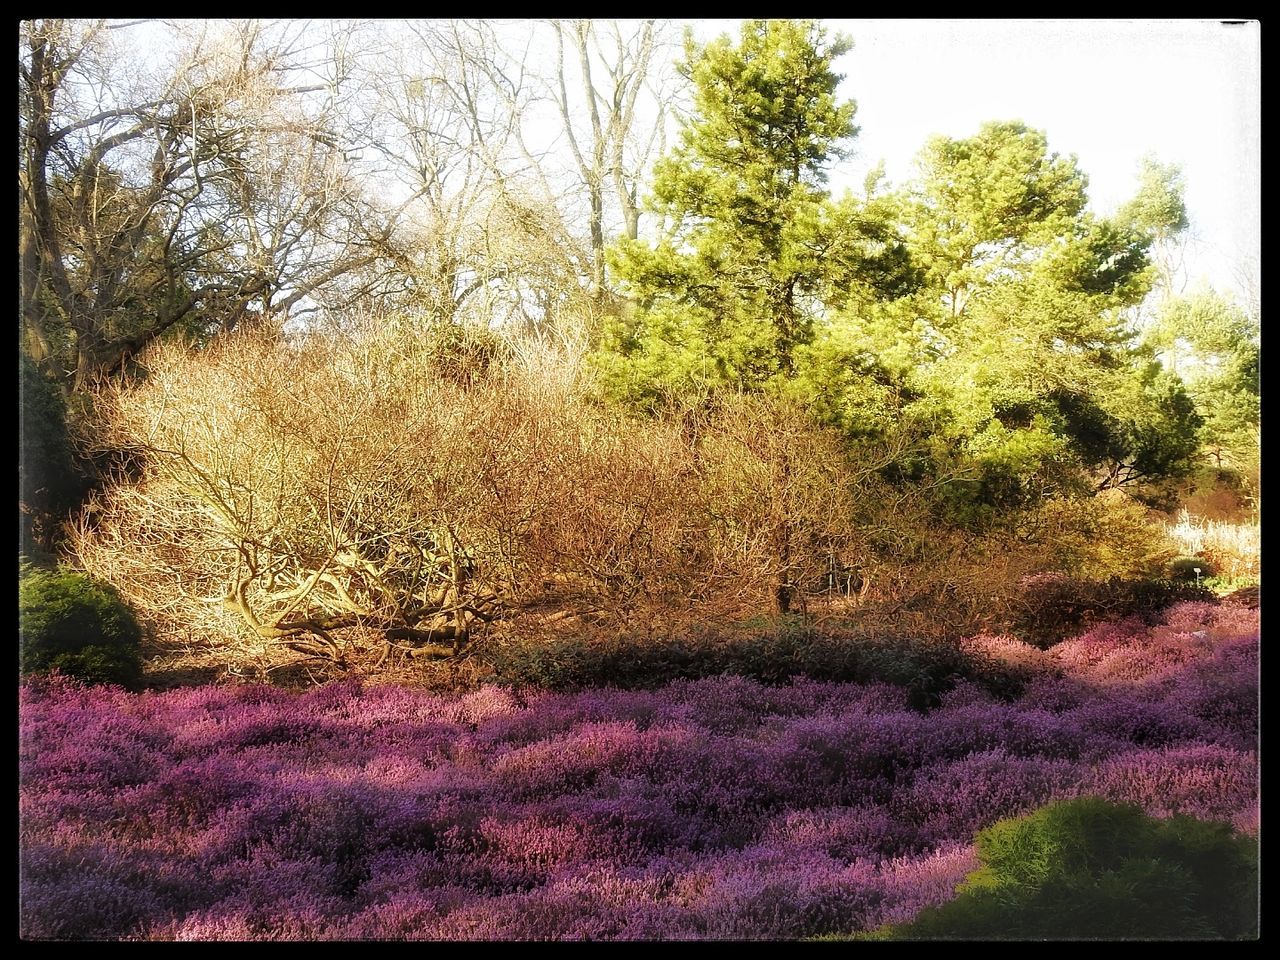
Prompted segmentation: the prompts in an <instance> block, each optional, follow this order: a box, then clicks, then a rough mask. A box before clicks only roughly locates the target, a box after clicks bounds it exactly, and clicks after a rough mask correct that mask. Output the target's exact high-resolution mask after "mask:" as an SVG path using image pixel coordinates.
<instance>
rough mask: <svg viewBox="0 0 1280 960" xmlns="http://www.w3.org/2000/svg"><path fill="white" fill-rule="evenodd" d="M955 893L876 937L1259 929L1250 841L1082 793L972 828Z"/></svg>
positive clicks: (1240, 932) (1219, 826) (1226, 933)
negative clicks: (976, 864)
mask: <svg viewBox="0 0 1280 960" xmlns="http://www.w3.org/2000/svg"><path fill="white" fill-rule="evenodd" d="M977 846H978V858H979V860H980V862H981V863H982V866H981V867H980V868H979V869H978V870H976V871H974V872H973V873H971V874H969V876H968V877H967V878H966V880H965V882H964V883H962V884H961V885H960V887H959V888H958V893H959V895H958V896H957V897H956V899H954V900H952V901H950V902H948V903H945V904H942V905H940V906H937V907H930V908H928V909H926V910H924V911H923V912H922V913H920V915H919V916H918V917H916V919H915V920H913V921H911V922H910V923H906V924H901V925H898V926H896V927H889V928H885V929H882V930H880V931H877V932H876V933H875V934H873V935H872V936H873V937H874V938H876V939H890V940H931V939H938V940H968V939H1046V938H1048V939H1055V940H1057V939H1065V940H1070V939H1104V938H1105V939H1214V940H1221V939H1242V938H1249V937H1253V936H1256V935H1257V924H1258V913H1257V909H1258V902H1257V896H1258V863H1257V847H1256V844H1255V843H1254V842H1253V841H1252V840H1250V839H1248V838H1246V837H1242V836H1240V835H1238V834H1236V833H1235V832H1234V831H1233V830H1232V828H1231V827H1230V826H1229V825H1228V824H1224V823H1206V822H1203V821H1200V820H1195V819H1193V818H1191V817H1183V816H1176V817H1171V818H1169V819H1167V820H1158V819H1155V818H1152V817H1148V816H1147V815H1146V814H1144V813H1143V812H1142V811H1141V810H1140V809H1138V808H1137V807H1129V806H1121V805H1119V804H1114V803H1110V802H1108V801H1105V800H1101V799H1098V798H1096V797H1081V798H1078V799H1075V800H1068V801H1065V802H1061V803H1055V804H1051V805H1049V806H1047V807H1043V808H1041V809H1040V810H1038V811H1036V812H1035V813H1032V814H1030V815H1028V816H1025V817H1020V818H1015V819H1010V820H1002V821H1000V822H999V823H997V824H995V825H994V826H992V827H989V828H988V829H986V830H983V831H982V832H981V833H979V834H978V837H977Z"/></svg>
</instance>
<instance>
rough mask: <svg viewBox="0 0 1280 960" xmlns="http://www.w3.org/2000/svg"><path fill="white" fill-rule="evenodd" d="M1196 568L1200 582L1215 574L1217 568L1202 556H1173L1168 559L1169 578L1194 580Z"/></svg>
mask: <svg viewBox="0 0 1280 960" xmlns="http://www.w3.org/2000/svg"><path fill="white" fill-rule="evenodd" d="M1197 568H1199V571H1200V573H1199V575H1198V579H1199V580H1200V581H1201V582H1203V581H1205V580H1208V579H1210V578H1211V577H1215V576H1217V573H1218V570H1217V568H1216V567H1214V565H1213V564H1212V563H1210V562H1209V561H1208V560H1206V559H1205V558H1204V557H1175V558H1174V559H1173V560H1170V561H1169V579H1170V580H1177V581H1180V582H1186V581H1188V580H1190V581H1195V580H1196V579H1197V574H1196V569H1197Z"/></svg>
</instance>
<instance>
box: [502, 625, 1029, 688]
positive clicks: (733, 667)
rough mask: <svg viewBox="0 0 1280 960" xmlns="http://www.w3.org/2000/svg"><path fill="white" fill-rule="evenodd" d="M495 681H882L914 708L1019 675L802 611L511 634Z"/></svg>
mask: <svg viewBox="0 0 1280 960" xmlns="http://www.w3.org/2000/svg"><path fill="white" fill-rule="evenodd" d="M488 659H489V662H490V663H491V664H492V666H493V668H494V678H495V680H497V681H498V682H499V683H502V684H505V685H508V686H511V687H518V688H523V687H538V688H542V689H548V690H580V689H584V688H586V687H593V686H609V687H622V688H651V687H657V686H661V685H662V684H665V683H669V682H671V681H672V680H677V679H696V678H699V677H711V676H718V675H720V674H733V675H736V676H743V677H750V678H752V679H755V680H759V681H761V682H764V683H786V682H787V681H789V680H790V679H791V678H793V677H807V678H809V679H813V680H824V681H833V682H855V683H871V682H877V681H879V682H885V683H892V684H896V685H899V686H904V687H907V688H908V689H909V691H910V699H911V703H912V704H913V705H914V706H915V707H917V708H918V709H922V710H923V709H928V708H930V707H932V706H935V705H936V704H937V703H938V702H939V700H940V698H941V695H942V694H943V693H945V692H946V691H947V690H949V689H950V688H951V687H952V686H953V685H954V684H955V683H956V681H958V680H961V679H968V680H973V681H975V682H977V683H979V684H981V685H982V686H985V687H986V688H987V689H989V690H991V691H992V692H993V693H995V694H997V695H999V696H1002V697H1009V696H1013V695H1015V694H1016V693H1017V692H1018V690H1019V689H1020V686H1021V678H1020V677H1019V675H1017V674H1016V672H1014V671H1012V670H1010V669H1008V668H1006V667H1003V666H1001V665H997V664H995V663H993V662H990V663H989V662H985V661H983V660H980V659H977V658H974V657H973V656H972V655H969V654H966V653H965V652H963V651H962V650H960V648H959V647H958V645H957V644H955V643H953V642H948V641H938V640H922V639H917V638H913V637H892V636H875V637H871V636H864V635H860V634H856V633H853V632H851V631H839V632H822V631H820V630H817V629H815V628H813V627H812V626H810V625H807V624H805V623H804V622H803V621H802V620H799V619H798V618H788V619H784V620H781V621H777V622H775V623H773V624H771V625H770V626H767V627H760V628H757V629H754V630H749V631H747V632H745V633H724V632H716V631H711V630H706V631H689V632H685V633H683V634H681V635H679V636H652V635H642V636H641V635H635V634H611V635H608V636H602V637H592V638H584V637H564V638H556V639H551V640H547V639H533V638H530V639H527V640H516V639H513V640H509V641H507V642H506V643H503V644H500V645H494V646H493V647H491V648H490V649H489V651H488Z"/></svg>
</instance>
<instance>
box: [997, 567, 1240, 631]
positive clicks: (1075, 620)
mask: <svg viewBox="0 0 1280 960" xmlns="http://www.w3.org/2000/svg"><path fill="white" fill-rule="evenodd" d="M1184 600H1196V601H1200V602H1202V603H1216V602H1217V600H1218V597H1217V595H1216V594H1215V593H1214V592H1213V591H1212V590H1209V589H1207V588H1205V587H1203V586H1199V587H1198V586H1196V585H1195V584H1194V583H1180V582H1177V581H1174V580H1123V579H1120V578H1119V577H1112V578H1111V579H1110V580H1076V579H1074V578H1072V577H1067V576H1062V575H1060V574H1040V575H1038V576H1035V577H1029V578H1027V579H1026V580H1025V581H1024V582H1023V583H1022V585H1021V589H1020V594H1019V596H1018V598H1017V603H1016V605H1014V608H1013V610H1012V612H1011V613H1010V614H1009V615H1008V617H1007V620H1006V623H1005V627H1006V629H1007V630H1008V631H1009V632H1010V633H1013V634H1015V635H1016V636H1018V637H1019V638H1020V639H1022V640H1025V641H1026V642H1027V643H1033V644H1036V645H1038V646H1041V647H1050V646H1053V645H1054V644H1055V643H1058V642H1060V641H1062V640H1065V639H1067V638H1068V637H1070V636H1073V635H1075V634H1078V633H1082V632H1083V631H1085V630H1087V629H1088V628H1089V627H1090V626H1091V625H1092V624H1095V623H1098V622H1101V621H1103V620H1118V619H1121V618H1123V617H1131V616H1140V617H1143V618H1146V619H1148V620H1150V619H1152V618H1154V617H1155V616H1156V615H1157V614H1159V613H1160V612H1161V611H1162V610H1164V609H1165V608H1166V607H1169V606H1171V605H1173V604H1175V603H1180V602H1182V601H1184Z"/></svg>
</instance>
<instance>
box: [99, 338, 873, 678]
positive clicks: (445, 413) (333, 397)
mask: <svg viewBox="0 0 1280 960" xmlns="http://www.w3.org/2000/svg"><path fill="white" fill-rule="evenodd" d="M440 343H441V342H440V340H439V339H438V338H424V337H422V336H421V335H420V334H418V333H416V332H414V331H412V330H409V329H403V328H397V327H396V326H395V325H394V324H387V325H384V326H381V327H375V326H366V327H363V328H361V329H357V330H354V331H348V332H347V333H345V334H342V335H332V334H331V335H328V336H325V337H319V336H314V337H309V338H306V339H305V340H304V341H300V342H288V341H285V340H283V339H280V338H278V337H272V336H269V335H266V334H263V333H240V334H237V335H234V336H230V337H227V338H224V339H223V340H221V341H220V342H218V343H217V344H215V345H214V346H212V347H210V348H208V349H206V350H203V351H192V350H188V349H183V348H181V347H178V346H173V345H168V346H163V347H159V348H157V349H155V350H153V351H151V352H150V353H149V354H147V355H146V356H145V358H144V360H143V363H144V366H145V370H146V375H145V377H144V378H142V379H141V380H139V381H137V382H134V383H132V384H129V385H121V386H116V387H114V388H111V389H109V390H104V392H103V393H102V394H100V395H99V396H98V398H97V410H98V416H99V421H100V422H99V425H98V433H99V438H100V441H101V442H102V443H103V444H104V445H106V446H108V447H111V448H114V449H116V450H121V451H127V452H129V453H130V454H131V455H132V458H133V460H134V461H135V462H137V463H139V464H141V468H140V470H139V471H138V472H137V475H136V476H134V477H132V478H131V479H121V480H120V482H118V483H117V484H115V485H114V486H113V487H112V488H110V489H109V490H108V491H107V492H106V493H105V494H104V495H102V496H101V497H100V498H99V499H98V500H97V502H95V503H94V504H93V505H92V507H91V509H90V510H88V511H87V512H86V513H85V515H84V518H83V520H82V522H81V524H80V528H79V530H78V531H77V534H76V536H75V538H74V546H75V550H76V552H77V554H78V556H79V560H80V562H81V564H82V565H83V566H84V567H85V568H86V569H87V570H90V571H92V572H94V573H95V574H97V575H99V576H102V577H104V578H106V579H108V580H110V581H111V582H113V583H115V584H116V585H117V586H118V587H119V588H120V589H121V591H122V592H124V594H125V595H126V596H127V597H128V599H129V600H130V602H131V603H133V604H134V605H135V606H136V607H137V608H138V609H139V610H140V611H141V613H142V615H143V616H144V617H145V618H146V619H147V620H148V621H149V622H150V623H151V625H152V626H153V627H154V628H155V629H156V630H157V631H158V632H160V633H162V634H164V635H168V636H175V637H180V636H187V635H196V636H205V637H209V638H214V639H215V641H216V642H217V643H218V644H219V645H220V646H221V647H222V648H224V649H225V650H226V651H227V653H228V655H231V656H235V657H239V658H241V659H243V660H245V661H250V662H258V663H262V664H268V665H270V664H273V663H276V662H281V657H282V656H283V657H284V658H285V659H289V658H296V657H298V656H302V657H313V658H322V659H326V660H331V661H334V662H338V663H343V662H345V661H346V660H347V658H348V657H349V655H350V654H351V653H352V652H353V650H355V649H361V650H367V649H368V645H369V641H370V639H371V638H373V639H376V641H377V643H378V644H382V645H385V647H386V648H388V649H389V648H390V647H391V646H409V647H415V648H421V649H425V650H429V651H433V652H442V651H441V648H440V645H441V644H442V643H446V644H450V645H451V646H450V647H449V649H451V650H452V651H454V652H456V651H457V650H458V649H459V648H461V647H462V646H464V645H465V644H466V643H467V641H468V639H469V638H470V636H471V633H472V631H473V629H475V627H476V625H477V623H482V622H486V621H489V620H491V619H492V618H494V617H496V616H499V615H501V614H502V612H503V610H504V609H505V608H507V607H510V606H511V605H513V604H519V603H522V602H525V601H528V600H533V599H538V598H545V597H546V596H547V595H548V594H550V595H552V596H557V597H559V598H561V600H562V601H569V600H570V599H572V602H576V603H581V602H583V598H584V597H585V598H588V599H589V602H591V603H594V604H597V605H599V606H601V607H606V608H612V609H625V608H627V607H628V606H632V605H637V604H650V605H659V606H662V605H665V606H680V605H682V604H687V603H688V602H690V601H692V600H701V601H703V602H707V601H708V600H711V601H713V604H712V605H713V606H720V607H726V608H731V609H743V608H744V607H746V608H749V607H758V606H760V605H762V604H767V603H770V602H776V603H778V604H780V605H783V606H784V609H785V607H786V606H789V605H790V604H791V602H792V598H793V596H794V597H801V596H802V591H803V590H804V589H805V588H806V585H807V584H810V583H812V582H814V581H816V580H818V579H820V577H821V575H822V573H823V572H824V571H825V570H826V566H824V564H827V563H828V562H829V558H830V557H831V556H833V555H837V554H838V555H840V556H843V555H844V553H846V552H847V546H848V543H849V542H850V538H851V537H852V536H853V531H852V527H851V524H850V521H851V511H850V510H849V503H850V502H851V499H850V497H851V494H849V493H848V492H842V490H841V471H840V465H841V463H842V462H843V460H842V454H841V451H840V449H839V444H838V440H837V439H836V438H834V437H833V436H829V435H828V434H826V433H825V432H824V431H822V430H820V429H818V428H816V427H814V426H813V425H812V424H810V423H809V422H808V421H807V419H805V417H804V415H803V412H802V411H799V410H797V409H795V408H794V407H790V406H787V405H786V404H784V403H783V402H782V401H768V400H763V399H760V398H749V397H737V398H734V397H731V398H728V399H726V400H724V401H722V402H720V403H718V404H716V405H714V407H713V408H711V409H704V410H702V411H700V412H694V411H690V410H686V411H683V412H677V413H673V414H672V415H671V416H667V417H659V418H643V419H641V418H636V417H633V416H630V415H627V414H625V413H623V412H620V411H618V410H614V409H609V408H605V407H602V406H600V405H598V404H595V403H593V402H592V401H591V400H590V399H589V398H588V395H587V392H586V391H585V390H583V389H581V388H580V385H579V383H578V381H577V378H576V377H575V376H572V375H566V373H565V366H566V365H565V364H564V363H559V364H557V363H554V362H552V363H548V362H546V358H545V357H538V356H537V355H536V353H535V354H530V353H529V352H528V351H525V352H523V353H521V352H520V351H513V350H504V349H503V348H501V346H500V345H499V346H498V347H496V348H494V350H493V351H490V352H489V353H485V352H484V351H481V352H479V353H477V352H476V351H475V350H472V349H470V347H473V346H474V343H471V344H470V345H469V346H468V345H466V344H464V346H466V347H467V348H466V349H459V347H458V344H457V343H452V344H451V345H447V347H446V348H442V347H441V345H440ZM569 366H570V367H571V366H572V364H569Z"/></svg>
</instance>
